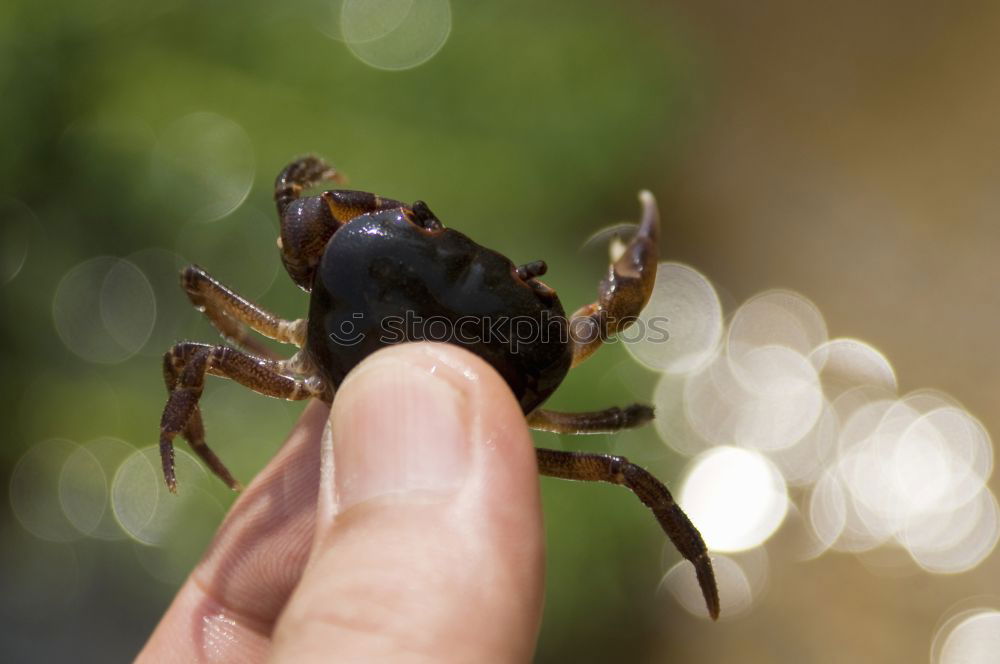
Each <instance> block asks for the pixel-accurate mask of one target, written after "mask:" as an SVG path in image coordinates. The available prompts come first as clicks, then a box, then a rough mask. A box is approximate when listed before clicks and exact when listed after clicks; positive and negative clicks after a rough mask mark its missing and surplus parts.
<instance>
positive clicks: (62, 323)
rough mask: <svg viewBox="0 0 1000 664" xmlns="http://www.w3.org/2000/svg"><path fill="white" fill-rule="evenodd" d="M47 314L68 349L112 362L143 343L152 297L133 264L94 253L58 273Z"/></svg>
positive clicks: (93, 359)
mask: <svg viewBox="0 0 1000 664" xmlns="http://www.w3.org/2000/svg"><path fill="white" fill-rule="evenodd" d="M52 317H53V320H54V323H55V327H56V332H57V333H58V334H59V338H60V339H62V342H63V343H64V344H65V345H66V347H67V348H68V349H69V350H71V351H72V352H73V353H75V354H76V355H78V356H79V357H81V358H82V359H84V360H87V361H89V362H98V363H104V364H114V363H117V362H122V361H124V360H127V359H128V358H130V357H132V356H133V355H135V354H136V353H137V352H139V349H141V348H142V347H143V346H144V345H145V344H146V341H147V340H148V339H149V335H150V333H151V332H152V329H153V324H154V322H155V320H156V297H155V295H154V293H153V288H152V286H151V285H150V283H149V280H148V279H147V278H146V275H145V274H143V272H142V270H140V269H139V268H137V267H136V266H135V265H133V264H132V263H129V262H128V261H126V260H123V259H120V258H114V257H111V256H98V257H97V258H91V259H89V260H87V261H84V262H83V263H80V264H79V265H77V266H76V267H74V268H73V269H71V270H70V271H69V272H67V273H66V274H65V275H64V276H63V278H62V280H61V281H60V282H59V285H58V286H57V287H56V292H55V296H54V297H53V301H52Z"/></svg>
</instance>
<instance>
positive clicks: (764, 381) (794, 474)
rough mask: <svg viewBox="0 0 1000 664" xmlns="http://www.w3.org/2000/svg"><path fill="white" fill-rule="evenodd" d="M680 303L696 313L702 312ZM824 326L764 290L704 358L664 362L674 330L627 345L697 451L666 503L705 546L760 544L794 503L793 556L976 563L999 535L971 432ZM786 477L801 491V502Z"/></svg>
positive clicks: (886, 565) (927, 564)
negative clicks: (650, 371)
mask: <svg viewBox="0 0 1000 664" xmlns="http://www.w3.org/2000/svg"><path fill="white" fill-rule="evenodd" d="M663 274H664V275H667V274H670V273H668V272H664V273H663ZM691 274H697V273H693V271H692V272H681V273H680V276H681V277H682V279H681V280H680V282H681V283H683V281H684V279H683V277H688V278H689V277H690V275H691ZM699 278H700V275H699ZM688 280H689V281H690V279H688ZM658 286H659V282H658ZM677 287H678V288H681V287H680V286H679V285H678V286H677ZM685 288H686V287H685ZM709 288H710V286H709ZM702 290H703V292H704V290H705V289H702ZM712 292H713V294H714V291H712ZM676 299H678V298H677V295H676V294H675V293H670V294H669V295H668V294H667V293H666V291H665V290H659V289H657V291H655V292H654V295H653V298H652V299H651V301H650V306H649V307H647V311H649V312H650V313H652V312H654V311H655V312H662V313H663V314H664V315H667V316H668V317H676V316H677V315H678V314H677V310H674V311H670V310H669V309H668V301H669V302H671V303H673V301H674V300H676ZM711 299H712V298H705V297H701V298H690V300H689V301H691V302H702V303H704V302H706V301H710V300H711ZM680 301H681V302H684V298H683V297H681V298H680ZM715 301H716V302H717V299H716V300H715ZM682 311H683V312H684V314H682V315H686V314H687V312H689V311H692V312H695V313H694V314H692V315H693V316H694V317H695V320H696V321H703V320H704V314H703V312H704V311H705V307H699V306H686V307H685V308H684V309H682ZM720 320H721V317H720ZM692 327H693V326H692ZM826 330H827V328H826V323H825V321H824V320H823V317H822V315H821V314H820V312H819V310H818V309H817V308H816V307H815V305H813V304H812V303H811V302H810V301H809V300H808V299H806V298H805V297H804V296H802V295H800V294H797V293H793V292H790V291H767V292H765V293H762V294H760V295H757V296H754V297H752V298H750V299H749V300H748V301H747V302H746V303H744V304H743V305H741V306H740V307H738V308H737V310H736V312H735V313H734V315H733V316H732V318H731V320H730V323H729V326H728V329H727V330H725V331H724V339H725V343H724V344H722V345H721V347H720V348H719V349H718V351H719V352H718V353H716V354H714V355H711V356H709V361H708V362H707V364H704V365H701V366H698V367H696V368H694V370H692V371H687V372H677V373H672V372H670V370H669V369H668V366H670V365H669V362H672V361H673V360H674V357H675V353H676V349H674V348H671V347H670V345H671V344H672V343H673V342H674V341H676V338H674V337H671V339H670V341H668V342H667V343H662V344H660V348H659V349H657V347H656V344H647V345H646V346H644V347H641V349H642V350H641V353H635V354H636V356H637V357H639V358H640V359H641V360H642V361H643V363H644V364H646V365H647V366H652V367H657V368H660V369H661V370H665V371H664V373H663V374H662V376H661V378H660V380H659V382H658V384H657V387H656V390H655V393H654V402H655V404H656V407H657V414H658V417H657V420H656V427H657V432H658V433H659V435H660V437H661V438H662V440H663V442H664V443H665V444H666V445H668V446H669V447H670V448H671V449H673V450H674V451H676V452H679V453H681V454H683V455H685V456H689V457H695V458H694V460H693V461H692V463H691V465H690V467H689V468H688V470H687V471H686V473H685V477H684V479H683V482H682V484H681V490H680V494H679V495H680V497H679V502H680V503H681V505H682V506H683V507H684V509H685V511H686V512H687V513H688V515H689V516H690V517H691V519H692V521H693V522H694V523H695V524H697V526H698V528H699V530H700V531H701V533H702V536H703V537H704V539H705V543H706V545H707V546H708V547H709V549H711V550H713V551H724V552H737V551H748V550H753V549H754V548H755V547H760V546H761V545H763V544H764V543H765V542H766V541H767V540H768V539H769V538H770V537H771V535H772V534H773V533H774V532H775V531H776V530H777V529H778V527H779V526H780V525H781V523H782V521H783V519H784V517H785V515H786V511H787V510H788V509H793V510H795V511H796V514H799V515H800V516H799V517H797V519H796V522H797V523H801V524H802V526H804V528H805V531H806V537H807V539H809V543H808V544H805V545H803V546H802V547H801V548H803V549H804V551H803V552H802V555H803V557H804V558H805V559H811V558H815V557H817V556H819V555H821V554H822V553H823V552H824V551H827V550H829V549H835V550H838V551H845V552H851V553H856V554H859V555H865V556H867V558H866V559H871V560H875V561H876V562H874V563H872V564H874V565H876V566H879V567H880V568H881V569H884V570H885V571H886V572H888V571H890V570H891V569H898V568H899V567H900V566H903V565H906V564H907V561H908V560H909V561H911V567H912V568H914V569H922V570H924V571H926V572H930V573H935V574H953V573H959V572H964V571H968V570H970V569H973V568H975V567H976V566H977V565H979V564H980V563H982V562H983V561H984V560H985V559H986V558H987V557H988V556H989V555H990V553H992V551H993V550H994V549H995V547H996V544H997V541H998V539H1000V510H998V507H997V501H996V498H995V497H994V495H993V493H992V492H991V491H990V489H989V488H988V487H987V486H986V482H987V480H988V479H989V477H990V475H991V474H992V470H993V447H992V442H991V440H990V437H989V434H988V433H987V431H986V429H985V427H983V426H982V424H981V423H980V422H979V421H978V420H977V419H976V418H974V417H972V416H971V415H970V414H969V413H968V412H967V411H966V410H965V409H964V408H962V406H961V405H960V404H959V403H958V402H957V401H956V400H954V399H953V398H951V397H949V396H948V395H946V394H943V393H941V392H937V391H934V390H926V389H924V390H917V391H914V392H911V393H910V394H907V395H904V396H903V397H900V396H898V394H897V381H896V375H895V371H894V370H893V368H892V365H891V364H890V363H889V361H888V359H887V358H886V357H885V355H883V354H882V353H880V352H879V351H877V350H876V349H875V348H873V347H872V346H871V345H869V344H867V343H865V342H862V341H859V340H856V339H847V338H837V339H828V338H827V331H826ZM681 340H682V341H683V337H682V338H681ZM657 353H659V356H657ZM788 486H796V487H801V488H802V489H804V490H805V493H804V494H803V499H804V502H803V505H802V507H801V508H797V506H796V505H794V504H790V502H789V501H790V500H792V498H791V497H790V494H789V492H788V489H787V487H788ZM678 573H679V572H678ZM740 588H741V585H740V583H737V584H736V586H735V590H734V592H736V593H737V594H738V595H739V594H740V593H742V592H743V591H742V590H741V589H740ZM676 594H677V593H675V595H676ZM678 599H679V601H680V602H681V604H682V605H685V602H686V601H688V600H687V599H684V598H682V597H681V596H679V595H678Z"/></svg>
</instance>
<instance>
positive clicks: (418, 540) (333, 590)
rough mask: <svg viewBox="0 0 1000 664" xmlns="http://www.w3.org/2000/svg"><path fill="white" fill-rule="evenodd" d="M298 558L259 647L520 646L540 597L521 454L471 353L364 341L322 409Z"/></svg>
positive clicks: (327, 655) (350, 654) (362, 650)
mask: <svg viewBox="0 0 1000 664" xmlns="http://www.w3.org/2000/svg"><path fill="white" fill-rule="evenodd" d="M330 417H331V423H330V426H331V432H332V436H328V438H332V446H331V445H329V441H325V444H324V448H325V449H324V457H325V458H324V459H323V462H324V471H327V469H330V472H324V473H323V476H324V477H323V480H322V485H321V487H320V509H319V517H318V521H319V522H318V524H317V529H316V542H315V545H314V551H313V554H312V558H311V560H310V562H309V565H308V566H307V568H306V571H305V573H304V575H303V577H302V580H301V582H300V584H299V586H298V588H297V589H296V591H295V592H294V594H293V595H292V597H291V599H290V600H289V603H288V605H287V608H286V609H285V612H284V613H283V615H282V617H281V619H280V620H279V623H278V625H277V627H276V630H275V634H274V648H273V651H272V660H273V661H295V662H310V661H399V660H405V661H418V662H419V661H433V662H470V661H490V662H503V661H527V660H529V659H530V658H531V653H532V652H533V650H534V645H535V638H536V635H537V629H538V621H539V615H540V611H541V598H542V548H543V545H542V533H541V512H540V507H539V496H538V480H537V465H536V461H535V453H534V449H533V448H532V445H531V437H530V434H529V433H528V430H527V427H526V425H525V421H524V415H523V414H522V412H521V409H520V407H519V406H518V403H517V401H516V400H515V399H514V397H513V395H512V394H511V392H510V390H509V389H508V387H507V385H506V383H504V381H503V379H501V378H500V376H499V375H498V374H497V373H496V372H495V371H494V370H493V369H492V368H491V367H490V366H489V365H487V364H486V363H485V362H483V361H482V360H481V359H479V358H478V357H476V356H475V355H473V354H471V353H469V352H468V351H465V350H463V349H461V348H458V347H455V346H450V345H445V344H426V343H425V344H405V345H401V346H393V347H390V348H387V349H385V350H382V351H379V352H378V353H375V354H374V355H372V356H371V357H369V358H368V359H366V360H365V361H364V362H362V363H361V364H360V365H359V366H358V367H357V368H356V369H355V370H354V371H353V372H352V373H351V374H350V375H349V376H348V377H347V379H346V380H345V381H344V383H343V384H342V385H341V387H340V389H339V391H338V393H337V396H336V398H335V399H334V403H333V408H332V409H331V415H330Z"/></svg>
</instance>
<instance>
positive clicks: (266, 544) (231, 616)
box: [139, 401, 329, 662]
mask: <svg viewBox="0 0 1000 664" xmlns="http://www.w3.org/2000/svg"><path fill="white" fill-rule="evenodd" d="M328 413H329V409H328V407H327V406H326V405H325V404H323V403H321V402H319V401H314V402H312V403H310V404H309V405H308V406H307V407H306V409H305V411H304V412H303V414H302V417H301V418H300V419H299V422H298V424H297V425H296V426H295V429H293V431H292V433H291V434H290V435H289V438H288V441H287V442H286V443H285V445H283V446H282V448H281V450H280V451H279V452H278V454H277V455H276V456H275V457H274V459H272V460H271V462H270V463H268V465H267V467H265V468H264V470H262V471H261V472H260V473H259V474H258V475H257V477H256V478H254V480H253V482H251V484H250V486H249V487H247V489H246V490H245V491H244V492H243V493H242V494H241V495H240V497H239V498H238V499H237V501H236V502H235V504H234V505H233V507H232V509H231V510H230V511H229V514H228V515H227V516H226V518H225V520H224V521H223V522H222V525H221V526H220V527H219V531H218V533H217V534H216V536H215V539H214V540H213V541H212V543H211V545H210V546H209V548H208V551H206V553H205V556H204V558H203V559H202V561H201V562H200V563H199V564H198V566H197V567H196V568H195V570H194V571H193V572H192V573H191V575H190V576H189V578H188V580H187V581H186V582H185V583H184V585H183V586H182V588H181V590H180V592H179V593H178V594H177V597H176V598H175V599H174V602H173V604H171V606H170V608H169V609H168V611H167V613H166V615H165V616H164V617H163V620H162V621H161V622H160V624H159V625H158V626H157V628H156V630H155V631H154V633H153V635H152V637H151V638H150V640H149V642H148V643H147V644H146V648H145V649H144V650H143V652H142V653H141V655H140V658H139V659H140V660H146V659H148V660H149V661H156V662H162V661H177V662H194V661H203V660H205V659H207V660H210V661H232V662H253V661H261V660H262V659H263V657H264V655H265V653H266V650H267V648H268V646H269V644H270V634H271V631H272V629H273V626H274V623H275V621H276V620H277V617H278V614H279V613H280V612H281V609H282V608H283V607H284V605H285V603H286V602H287V600H288V597H289V595H290V594H291V592H292V590H293V588H294V587H295V586H296V584H297V583H298V581H299V578H300V576H301V574H302V570H303V568H304V567H305V563H306V560H307V559H308V557H309V552H310V549H311V547H312V543H313V539H314V537H313V531H314V525H315V510H316V498H317V491H318V485H319V441H320V436H321V433H322V431H323V427H324V426H325V424H326V420H327V415H328ZM182 490H183V488H182Z"/></svg>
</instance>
